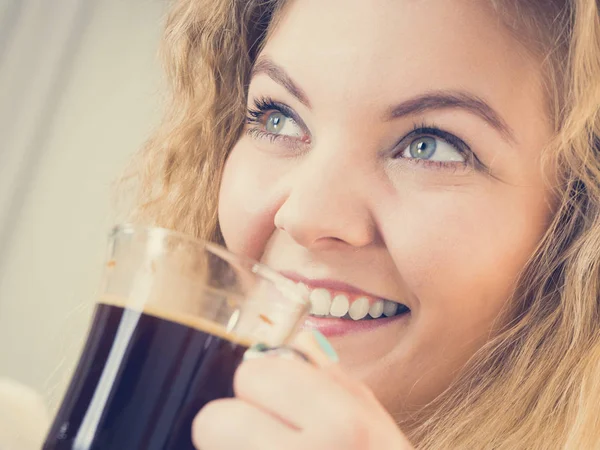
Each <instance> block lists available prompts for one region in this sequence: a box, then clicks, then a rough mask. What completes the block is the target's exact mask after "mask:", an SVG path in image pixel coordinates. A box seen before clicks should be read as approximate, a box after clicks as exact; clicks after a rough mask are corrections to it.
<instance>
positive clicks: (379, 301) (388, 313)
mask: <svg viewBox="0 0 600 450" xmlns="http://www.w3.org/2000/svg"><path fill="white" fill-rule="evenodd" d="M285 276H286V277H287V278H289V279H291V280H292V281H294V282H296V284H297V285H298V286H299V287H300V289H301V290H302V291H303V294H304V295H306V296H307V297H308V298H309V299H310V304H311V308H310V315H311V316H313V317H318V318H329V319H342V320H350V321H365V320H379V319H387V318H391V317H395V316H401V315H405V314H408V313H410V308H409V307H408V306H406V305H405V304H403V303H400V302H396V301H392V300H387V299H384V298H378V297H375V296H373V295H370V294H368V293H366V292H364V291H361V290H360V289H357V288H355V287H353V286H350V285H347V284H345V283H341V282H337V281H332V280H309V279H306V278H303V277H300V276H298V275H295V274H285Z"/></svg>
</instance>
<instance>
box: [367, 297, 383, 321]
mask: <svg viewBox="0 0 600 450" xmlns="http://www.w3.org/2000/svg"><path fill="white" fill-rule="evenodd" d="M382 314H383V300H377V301H376V302H375V303H373V304H372V305H371V307H370V308H369V315H370V316H371V317H372V318H373V319H377V318H378V317H381V315H382Z"/></svg>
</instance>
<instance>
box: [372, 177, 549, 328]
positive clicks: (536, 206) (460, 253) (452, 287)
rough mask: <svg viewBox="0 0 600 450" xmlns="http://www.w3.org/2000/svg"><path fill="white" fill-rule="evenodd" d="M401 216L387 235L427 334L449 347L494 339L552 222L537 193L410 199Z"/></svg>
mask: <svg viewBox="0 0 600 450" xmlns="http://www.w3.org/2000/svg"><path fill="white" fill-rule="evenodd" d="M388 210H391V211H393V210H392V209H391V208H388ZM397 210H399V211H401V212H402V214H401V217H400V215H399V214H396V216H395V217H394V216H392V215H390V216H389V217H388V218H387V220H385V221H384V222H385V223H389V224H396V225H397V226H396V227H389V229H388V230H385V231H384V232H385V233H386V236H389V238H386V242H387V244H388V250H389V251H390V254H391V255H392V258H393V259H394V261H395V263H396V266H397V268H398V273H399V274H400V276H401V277H402V278H403V281H404V282H405V283H406V284H407V286H408V287H409V289H410V291H411V292H412V293H413V294H414V295H415V297H417V299H418V300H419V301H418V310H417V311H416V317H417V318H419V317H420V318H421V319H422V320H423V321H424V323H423V325H424V328H423V329H429V330H431V329H435V330H438V331H439V332H446V333H447V337H448V338H449V339H450V338H452V337H457V335H458V334H461V335H462V337H463V338H464V337H465V335H467V337H471V338H475V337H476V336H475V335H482V334H483V333H487V332H488V331H489V328H490V327H491V325H492V322H493V320H494V319H495V318H496V317H497V315H498V313H499V312H500V311H501V309H502V308H503V307H504V306H505V305H506V300H507V298H508V297H509V296H510V294H511V292H512V290H513V288H514V283H515V280H516V279H517V277H518V275H519V272H520V271H521V269H522V268H523V266H524V265H525V264H526V262H527V260H528V258H529V257H530V255H531V254H532V252H533V250H534V249H535V246H536V244H537V243H538V241H539V239H540V237H541V236H542V234H543V232H544V230H545V228H546V226H547V219H548V217H549V214H550V213H549V211H548V210H547V208H545V203H544V200H543V193H542V192H540V191H539V190H538V191H535V190H531V191H525V190H524V189H519V190H517V189H513V188H507V187H505V186H503V187H497V188H496V187H490V188H489V189H483V188H482V187H480V188H478V190H477V191H473V192H471V193H467V192H452V191H441V192H430V193H421V194H416V195H413V196H406V197H405V200H403V205H402V207H400V208H397ZM449 318H451V320H448V319H449ZM438 337H439V336H438Z"/></svg>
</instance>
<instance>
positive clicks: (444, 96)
mask: <svg viewBox="0 0 600 450" xmlns="http://www.w3.org/2000/svg"><path fill="white" fill-rule="evenodd" d="M440 109H463V110H465V111H468V112H470V113H472V114H475V115H476V116H479V117H480V118H481V119H483V120H485V121H486V122H487V123H488V124H489V125H491V126H492V128H494V129H495V130H496V131H498V132H499V133H500V135H502V137H503V138H504V139H505V140H506V141H508V142H510V143H516V141H517V140H516V138H515V134H514V132H513V130H512V129H511V128H510V126H509V125H508V124H507V123H506V121H505V120H504V119H502V117H501V116H500V114H498V113H497V112H496V111H495V110H494V109H493V108H492V107H491V106H490V105H489V104H488V103H486V101H485V100H483V99H482V98H480V97H478V96H476V95H473V94H471V93H468V92H464V91H434V92H428V93H425V94H423V95H419V96H417V97H414V98H411V99H409V100H406V101H404V102H402V103H400V104H399V105H397V106H395V107H393V108H391V111H390V112H389V114H388V117H389V118H390V119H397V118H400V117H405V116H409V115H415V114H420V113H424V112H427V111H433V110H440Z"/></svg>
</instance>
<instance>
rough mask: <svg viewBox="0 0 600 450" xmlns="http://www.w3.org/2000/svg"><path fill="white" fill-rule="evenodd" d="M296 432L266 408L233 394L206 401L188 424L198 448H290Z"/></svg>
mask: <svg viewBox="0 0 600 450" xmlns="http://www.w3.org/2000/svg"><path fill="white" fill-rule="evenodd" d="M297 434H298V432H297V430H294V429H292V428H290V427H287V426H285V425H284V424H283V423H282V422H281V421H279V420H278V419H277V418H275V417H273V416H272V415H270V414H268V413H267V412H265V411H262V410H260V409H258V408H256V407H255V406H252V405H250V404H249V403H247V402H245V401H243V400H239V399H234V398H228V399H222V400H216V401H214V402H211V403H209V404H207V405H206V406H205V407H204V408H202V410H201V411H200V412H199V413H198V415H197V416H196V418H195V419H194V423H193V425H192V440H193V442H194V445H195V446H196V448H198V449H201V450H239V449H242V448H243V449H246V450H259V449H260V450H276V449H277V450H280V449H282V448H290V447H291V444H292V443H294V442H296V441H297V440H298V437H297ZM288 444H289V445H288Z"/></svg>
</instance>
